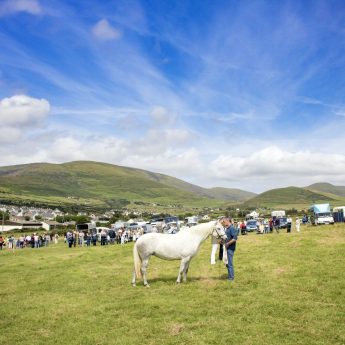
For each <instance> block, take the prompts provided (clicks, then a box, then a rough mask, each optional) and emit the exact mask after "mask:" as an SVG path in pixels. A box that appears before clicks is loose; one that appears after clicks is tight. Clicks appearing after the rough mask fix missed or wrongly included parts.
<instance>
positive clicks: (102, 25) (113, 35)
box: [92, 19, 121, 41]
mask: <svg viewBox="0 0 345 345" xmlns="http://www.w3.org/2000/svg"><path fill="white" fill-rule="evenodd" d="M92 34H93V35H94V36H95V37H96V38H97V39H99V40H101V41H111V40H115V39H118V38H120V37H121V33H120V31H119V30H117V29H115V28H114V27H112V26H111V25H110V24H109V22H108V21H107V20H106V19H101V20H100V21H99V22H98V23H97V24H96V25H95V26H94V27H93V28H92Z"/></svg>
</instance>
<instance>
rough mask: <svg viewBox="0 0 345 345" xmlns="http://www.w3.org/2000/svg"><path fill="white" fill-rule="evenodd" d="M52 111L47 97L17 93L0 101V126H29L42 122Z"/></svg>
mask: <svg viewBox="0 0 345 345" xmlns="http://www.w3.org/2000/svg"><path fill="white" fill-rule="evenodd" d="M49 111H50V104H49V102H48V101H47V100H45V99H37V98H32V97H29V96H26V95H16V96H12V97H9V98H4V99H2V100H1V101H0V126H19V127H22V126H28V125H35V124H37V123H40V122H42V121H43V120H44V119H45V118H46V117H47V115H48V114H49Z"/></svg>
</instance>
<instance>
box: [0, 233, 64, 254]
mask: <svg viewBox="0 0 345 345" xmlns="http://www.w3.org/2000/svg"><path fill="white" fill-rule="evenodd" d="M58 239H59V235H58V234H48V233H44V234H38V233H36V232H34V233H33V234H31V235H25V234H24V235H22V234H20V235H19V236H18V237H15V236H14V235H9V236H7V237H5V236H3V235H0V250H2V249H3V248H8V249H15V248H26V247H28V248H40V247H48V246H49V244H50V243H55V244H57V243H58Z"/></svg>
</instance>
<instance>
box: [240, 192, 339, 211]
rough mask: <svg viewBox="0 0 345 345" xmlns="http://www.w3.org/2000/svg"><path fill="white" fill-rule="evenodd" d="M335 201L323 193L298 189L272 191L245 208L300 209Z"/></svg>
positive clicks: (250, 202)
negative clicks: (299, 207) (282, 207)
mask: <svg viewBox="0 0 345 345" xmlns="http://www.w3.org/2000/svg"><path fill="white" fill-rule="evenodd" d="M333 200H335V199H334V198H332V197H330V196H327V195H323V194H321V193H316V192H312V191H310V190H307V189H304V188H298V187H286V188H277V189H271V190H269V191H266V192H264V193H261V194H259V195H257V196H256V197H254V198H252V199H250V200H248V201H246V202H244V203H243V204H242V206H244V207H279V206H285V207H290V206H291V207H295V208H296V207H298V206H308V205H310V204H313V203H324V202H330V201H333Z"/></svg>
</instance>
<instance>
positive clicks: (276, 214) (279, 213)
mask: <svg viewBox="0 0 345 345" xmlns="http://www.w3.org/2000/svg"><path fill="white" fill-rule="evenodd" d="M271 217H272V218H274V217H276V218H280V217H285V211H284V210H279V211H272V212H271Z"/></svg>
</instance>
